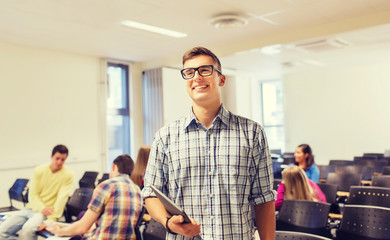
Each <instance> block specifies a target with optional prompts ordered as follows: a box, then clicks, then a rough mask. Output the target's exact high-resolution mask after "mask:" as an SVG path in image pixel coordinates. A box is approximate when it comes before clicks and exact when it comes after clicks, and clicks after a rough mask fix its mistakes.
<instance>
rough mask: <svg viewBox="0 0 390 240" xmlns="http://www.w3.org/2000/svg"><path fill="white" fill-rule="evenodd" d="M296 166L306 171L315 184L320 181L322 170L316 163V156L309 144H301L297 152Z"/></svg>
mask: <svg viewBox="0 0 390 240" xmlns="http://www.w3.org/2000/svg"><path fill="white" fill-rule="evenodd" d="M294 156H295V165H297V166H299V167H300V168H302V169H303V170H305V173H306V176H307V177H308V178H309V179H310V180H312V181H313V182H315V183H318V182H319V181H320V169H319V168H318V166H317V165H316V164H315V163H314V155H313V152H312V150H311V148H310V146H309V145H308V144H301V145H299V146H298V147H297V148H296V150H295V154H294Z"/></svg>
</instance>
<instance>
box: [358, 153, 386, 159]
mask: <svg viewBox="0 0 390 240" xmlns="http://www.w3.org/2000/svg"><path fill="white" fill-rule="evenodd" d="M384 156H385V154H384V153H363V158H374V159H381V158H384Z"/></svg>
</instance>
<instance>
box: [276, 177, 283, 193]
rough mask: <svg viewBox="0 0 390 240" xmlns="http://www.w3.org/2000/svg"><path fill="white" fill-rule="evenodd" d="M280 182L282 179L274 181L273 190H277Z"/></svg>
mask: <svg viewBox="0 0 390 240" xmlns="http://www.w3.org/2000/svg"><path fill="white" fill-rule="evenodd" d="M281 182H282V179H274V190H275V191H276V190H278V187H279V184H280V183H281Z"/></svg>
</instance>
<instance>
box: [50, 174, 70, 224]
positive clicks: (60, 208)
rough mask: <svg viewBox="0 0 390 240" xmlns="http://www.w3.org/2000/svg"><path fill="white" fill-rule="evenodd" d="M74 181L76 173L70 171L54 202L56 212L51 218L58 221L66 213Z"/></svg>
mask: <svg viewBox="0 0 390 240" xmlns="http://www.w3.org/2000/svg"><path fill="white" fill-rule="evenodd" d="M73 182H74V174H73V172H71V171H69V172H68V173H67V174H66V175H65V177H64V181H63V183H62V185H61V187H60V190H59V191H58V194H57V199H56V202H55V203H54V213H53V214H52V215H50V216H49V217H48V219H49V220H53V221H56V220H57V219H58V218H60V217H61V216H62V214H63V213H64V209H65V205H66V202H67V201H68V199H69V194H70V190H71V189H72V186H73Z"/></svg>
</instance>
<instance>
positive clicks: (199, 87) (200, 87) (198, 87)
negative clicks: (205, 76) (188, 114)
mask: <svg viewBox="0 0 390 240" xmlns="http://www.w3.org/2000/svg"><path fill="white" fill-rule="evenodd" d="M202 88H206V86H197V87H195V89H202Z"/></svg>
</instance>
